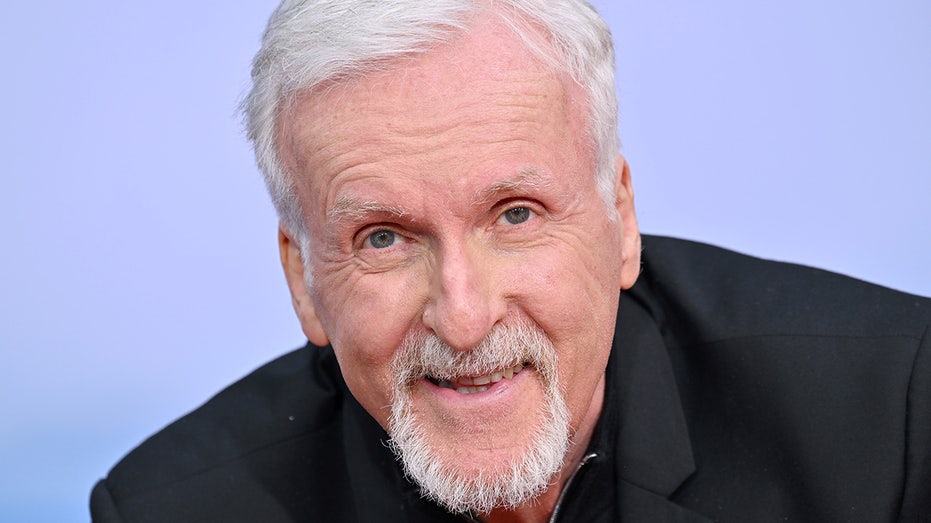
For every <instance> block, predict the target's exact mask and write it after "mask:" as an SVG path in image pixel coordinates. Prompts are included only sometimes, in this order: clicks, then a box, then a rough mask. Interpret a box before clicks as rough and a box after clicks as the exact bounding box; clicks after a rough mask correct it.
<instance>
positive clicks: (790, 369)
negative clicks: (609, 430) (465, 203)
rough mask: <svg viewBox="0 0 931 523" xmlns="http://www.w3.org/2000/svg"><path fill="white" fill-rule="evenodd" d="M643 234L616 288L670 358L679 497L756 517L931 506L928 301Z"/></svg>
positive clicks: (906, 516) (875, 516) (905, 511)
mask: <svg viewBox="0 0 931 523" xmlns="http://www.w3.org/2000/svg"><path fill="white" fill-rule="evenodd" d="M643 245H644V249H643V260H644V262H643V264H644V266H643V272H642V274H641V279H640V280H639V281H638V282H637V284H636V285H635V286H634V288H633V289H631V291H630V292H629V293H628V294H629V297H628V299H631V300H634V301H636V302H637V303H638V304H640V305H641V306H643V307H645V308H646V309H647V310H648V311H649V313H650V315H651V316H652V318H653V320H654V321H655V322H656V325H657V328H658V330H659V332H660V333H661V335H662V338H663V341H664V344H665V345H666V347H667V349H668V351H669V352H668V353H669V357H670V358H671V360H672V362H673V367H674V369H675V375H676V381H677V382H678V387H679V391H680V395H681V398H682V404H683V408H684V413H685V417H686V419H687V421H688V424H689V431H690V435H691V438H692V442H693V445H694V452H695V456H696V462H697V466H698V469H699V471H700V472H699V474H697V475H696V477H695V478H693V479H692V480H691V482H690V483H689V485H688V486H687V487H686V488H684V489H683V490H682V496H685V497H688V496H693V497H695V499H698V498H701V499H702V500H703V502H702V503H707V505H706V506H702V507H701V508H702V510H705V511H707V512H708V514H709V515H711V514H716V513H718V512H717V511H719V510H721V507H722V506H727V502H728V501H727V500H725V499H723V498H721V499H718V498H716V496H722V495H723V494H721V493H725V492H730V494H731V495H730V498H728V499H734V498H737V499H747V500H754V501H753V504H751V505H748V506H747V507H746V509H747V510H749V511H758V512H760V514H761V515H762V514H764V513H765V514H770V515H771V514H773V513H778V512H777V511H788V512H787V514H788V513H791V510H795V509H798V516H799V517H802V516H805V515H807V516H808V517H821V519H831V518H832V517H836V515H837V514H839V513H840V512H838V511H839V510H850V509H851V507H854V508H855V509H856V510H857V513H858V514H860V517H862V518H865V519H869V520H877V521H878V520H888V519H892V518H893V516H894V515H896V514H898V515H899V516H901V517H902V519H903V520H909V521H911V520H912V519H910V518H913V519H915V520H917V519H920V518H918V517H917V516H916V515H917V514H926V513H927V512H928V511H931V506H929V503H931V498H929V497H928V496H927V492H928V488H929V487H931V445H929V444H928V442H929V441H931V423H929V418H928V416H927V413H928V412H931V408H929V407H931V333H929V325H931V300H929V299H928V298H923V297H920V296H915V295H911V294H907V293H903V292H899V291H895V290H892V289H888V288H885V287H882V286H879V285H874V284H871V283H867V282H864V281H860V280H857V279H854V278H850V277H847V276H843V275H839V274H835V273H831V272H828V271H823V270H819V269H815V268H811V267H805V266H801V265H796V264H790V263H782V262H775V261H769V260H763V259H759V258H755V257H752V256H746V255H743V254H738V253H735V252H732V251H728V250H726V249H721V248H718V247H713V246H710V245H704V244H700V243H695V242H688V241H683V240H674V239H670V238H660V237H645V238H644V240H643ZM622 320H623V318H621V321H622ZM864 467H866V468H868V469H869V470H870V474H868V475H864V474H863V470H864ZM735 477H738V478H742V480H743V481H742V483H741V484H739V485H735V484H734V482H733V478H735ZM799 485H807V490H805V489H801V488H800V487H799ZM767 489H775V490H778V491H779V492H782V493H784V495H785V496H787V497H786V499H787V500H789V499H792V496H795V495H799V496H802V497H804V496H805V495H806V494H805V493H806V492H808V493H817V494H818V496H816V498H817V501H812V500H814V499H815V498H812V497H809V498H805V499H806V500H807V501H806V502H805V503H807V505H806V504H805V503H801V502H800V503H799V504H798V507H795V508H792V509H791V510H790V507H789V506H788V505H782V504H780V503H776V502H775V501H773V505H772V506H765V504H764V503H763V501H762V500H761V499H760V498H759V496H758V494H759V492H762V491H765V490H767ZM799 499H801V498H799ZM770 501H772V500H770ZM767 502H769V501H767ZM800 507H804V509H802V508H800ZM735 510H736V509H735ZM748 513H749V512H748ZM720 515H721V517H722V519H726V518H725V517H724V516H723V513H721V514H720ZM745 519H748V520H752V519H754V518H752V517H748V518H745Z"/></svg>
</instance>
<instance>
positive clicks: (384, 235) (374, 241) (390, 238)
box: [365, 229, 397, 249]
mask: <svg viewBox="0 0 931 523" xmlns="http://www.w3.org/2000/svg"><path fill="white" fill-rule="evenodd" d="M396 239H397V238H396V236H395V234H394V232H393V231H388V230H385V229H382V230H380V231H375V232H373V233H372V234H370V235H369V237H368V238H366V239H365V241H366V242H368V244H369V245H371V246H372V247H374V248H375V249H385V248H388V247H391V246H392V245H394V242H395V240H396Z"/></svg>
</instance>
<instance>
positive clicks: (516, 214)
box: [504, 207, 531, 225]
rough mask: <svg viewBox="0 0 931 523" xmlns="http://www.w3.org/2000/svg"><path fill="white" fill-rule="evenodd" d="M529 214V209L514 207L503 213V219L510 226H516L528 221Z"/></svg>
mask: <svg viewBox="0 0 931 523" xmlns="http://www.w3.org/2000/svg"><path fill="white" fill-rule="evenodd" d="M530 213H531V211H530V209H528V208H526V207H514V208H513V209H508V210H506V211H504V219H505V220H507V222H508V223H510V224H511V225H517V224H520V223H524V222H525V221H527V220H529V219H530Z"/></svg>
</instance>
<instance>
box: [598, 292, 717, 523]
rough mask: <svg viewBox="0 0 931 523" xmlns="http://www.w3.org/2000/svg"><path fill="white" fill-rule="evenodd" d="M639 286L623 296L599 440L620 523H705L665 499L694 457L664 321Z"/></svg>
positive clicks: (687, 474)
mask: <svg viewBox="0 0 931 523" xmlns="http://www.w3.org/2000/svg"><path fill="white" fill-rule="evenodd" d="M644 287H645V286H644V285H641V286H639V287H635V288H634V289H632V291H631V292H629V293H627V292H625V293H623V294H622V295H621V300H620V307H619V310H618V321H617V326H616V328H615V335H614V346H613V347H612V351H611V360H610V361H609V364H608V370H607V390H606V401H605V413H604V414H603V418H602V422H601V423H602V428H601V429H600V434H599V435H598V438H600V442H595V441H593V443H594V444H602V445H604V444H607V445H610V448H612V449H613V450H614V454H613V456H612V457H613V461H614V466H615V477H616V480H615V481H616V489H617V490H616V493H617V498H616V499H617V501H616V503H617V505H616V506H617V508H618V515H619V516H620V520H622V521H627V522H629V521H709V520H707V519H705V518H704V517H702V516H700V515H698V514H695V513H693V512H690V511H689V510H688V509H685V508H682V507H680V506H679V505H678V504H676V503H675V502H674V501H671V500H669V497H670V496H671V495H672V494H673V493H674V492H675V490H676V489H677V488H679V486H680V485H682V483H683V482H684V481H685V480H687V479H688V478H689V477H690V476H691V475H692V474H693V473H694V472H695V460H694V457H693V454H692V445H691V441H690V438H689V433H688V426H687V424H686V421H685V415H684V413H683V409H682V404H681V400H680V397H679V391H678V386H677V385H676V379H675V375H674V373H673V367H672V363H671V361H670V359H669V352H668V350H667V347H666V345H665V343H664V341H663V337H662V335H661V327H660V324H661V321H662V318H661V317H660V314H659V313H658V310H657V309H656V308H655V307H653V304H652V303H651V300H650V299H649V293H648V292H647V291H648V289H645V288H644Z"/></svg>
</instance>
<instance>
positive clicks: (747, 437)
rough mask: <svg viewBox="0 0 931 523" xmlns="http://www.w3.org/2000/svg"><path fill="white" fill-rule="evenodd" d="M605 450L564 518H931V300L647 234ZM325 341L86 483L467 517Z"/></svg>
mask: <svg viewBox="0 0 931 523" xmlns="http://www.w3.org/2000/svg"><path fill="white" fill-rule="evenodd" d="M643 254H644V270H643V274H642V275H641V277H640V279H639V280H638V283H637V284H636V285H635V286H634V288H633V289H631V290H630V291H629V292H625V293H623V294H622V297H621V305H620V310H619V312H618V323H617V331H616V334H615V340H614V348H613V350H612V355H611V359H610V361H609V364H608V370H607V373H608V377H607V384H608V385H607V389H606V402H605V407H604V413H603V414H602V418H601V420H600V421H599V426H598V428H597V429H596V433H595V435H594V437H593V439H592V442H591V444H590V451H591V452H592V453H594V454H596V456H597V457H595V458H593V459H592V460H591V461H590V462H588V463H587V464H586V465H585V466H584V467H582V469H581V470H580V472H579V473H578V475H577V476H576V479H575V480H574V481H573V483H572V484H571V486H570V487H569V491H568V493H567V495H566V496H565V502H564V503H563V504H562V506H561V507H560V511H559V515H558V519H559V521H561V522H579V521H623V522H625V523H631V522H662V521H682V522H687V521H734V522H751V521H752V522H764V521H817V522H828V521H869V522H878V521H909V522H911V521H931V335H929V332H928V328H929V324H931V300H928V299H926V298H920V297H916V296H911V295H907V294H904V293H899V292H895V291H891V290H889V289H884V288H881V287H878V286H875V285H871V284H867V283H864V282H860V281H856V280H853V279H850V278H846V277H843V276H839V275H836V274H831V273H827V272H824V271H820V270H816V269H810V268H805V267H800V266H796V265H789V264H783V263H775V262H769V261H763V260H759V259H756V258H751V257H748V256H742V255H739V254H735V253H732V252H729V251H725V250H722V249H718V248H714V247H710V246H706V245H701V244H697V243H692V242H685V241H680V240H672V239H667V238H658V237H648V236H645V237H644V253H643ZM386 439H387V435H386V434H385V432H384V431H383V430H382V429H381V427H379V426H378V425H377V424H376V423H375V422H374V420H373V419H372V418H371V417H369V416H368V414H367V413H366V412H365V411H364V410H363V409H362V408H361V407H360V406H359V404H358V403H357V402H356V401H355V400H354V399H353V397H352V396H351V395H350V393H349V392H348V390H347V389H346V386H345V384H344V383H343V381H342V378H341V375H340V372H339V368H338V366H337V363H336V360H335V357H334V355H333V352H332V350H331V349H330V348H328V347H327V348H319V347H313V346H307V347H305V348H303V349H300V350H298V351H295V352H292V353H290V354H287V355H285V356H283V357H281V358H279V359H277V360H275V361H273V362H271V363H269V364H267V365H265V366H264V367H262V368H260V369H259V370H257V371H255V372H254V373H252V374H250V375H249V376H247V377H246V378H244V379H243V380H241V381H239V382H238V383H236V384H234V385H232V386H231V387H229V388H228V389H226V390H225V391H223V392H221V393H220V394H218V395H217V396H216V397H215V398H213V399H211V400H210V401H209V402H208V403H206V404H205V405H204V406H202V407H200V408H199V409H197V410H196V411H194V412H193V413H191V414H189V415H187V416H185V417H183V418H181V419H180V420H178V421H177V422H175V423H174V424H172V425H170V426H169V427H167V428H166V429H164V430H163V431H161V432H159V433H158V434H156V435H155V436H153V437H151V438H150V439H149V440H147V441H146V442H145V443H143V444H142V445H140V446H139V447H138V448H137V449H135V450H134V451H133V452H131V453H130V454H129V455H128V456H126V457H125V458H124V459H123V460H122V461H121V462H120V463H119V464H118V465H117V466H116V467H114V469H113V470H112V471H111V472H110V475H109V477H108V478H107V479H105V480H102V481H101V482H100V483H98V484H97V486H96V487H95V488H94V491H93V495H92V498H91V512H92V514H93V518H94V521H96V522H98V523H105V522H119V521H124V522H145V521H153V522H155V521H158V522H200V523H203V522H210V521H218V522H220V521H222V522H227V523H228V522H237V521H257V522H267V523H275V522H296V521H326V522H329V521H353V522H355V521H358V522H375V521H377V522H411V523H413V522H428V521H429V522H436V521H461V519H457V518H455V517H453V516H450V515H448V514H445V513H444V512H443V511H442V510H441V509H439V508H438V507H436V506H434V505H432V504H430V503H428V502H425V501H423V500H422V499H420V497H419V495H418V493H417V490H416V488H415V487H414V486H412V485H411V484H410V483H409V482H408V481H406V480H405V479H404V477H403V475H402V474H401V472H400V469H399V466H398V464H397V463H396V462H395V461H394V459H393V457H392V455H391V453H390V452H389V451H388V449H387V448H386V447H385V445H384V442H385V441H386Z"/></svg>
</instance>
